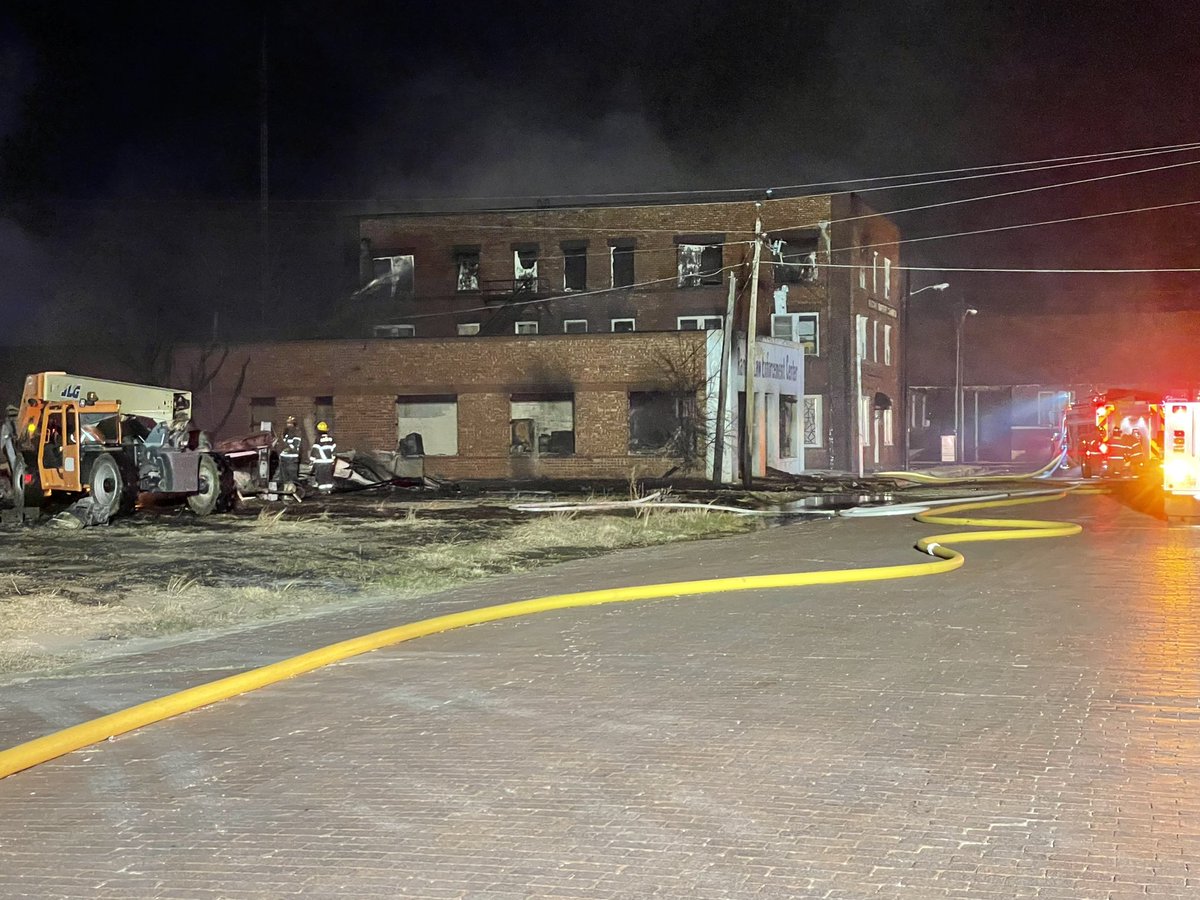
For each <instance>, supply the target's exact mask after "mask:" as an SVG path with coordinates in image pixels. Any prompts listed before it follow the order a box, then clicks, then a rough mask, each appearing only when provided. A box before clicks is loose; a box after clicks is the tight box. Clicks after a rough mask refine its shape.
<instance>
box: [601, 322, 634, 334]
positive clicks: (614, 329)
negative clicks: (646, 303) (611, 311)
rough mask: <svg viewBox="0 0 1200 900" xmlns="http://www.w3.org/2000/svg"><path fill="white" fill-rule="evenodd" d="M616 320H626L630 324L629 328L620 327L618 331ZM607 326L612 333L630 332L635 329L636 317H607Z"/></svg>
mask: <svg viewBox="0 0 1200 900" xmlns="http://www.w3.org/2000/svg"><path fill="white" fill-rule="evenodd" d="M618 322H628V323H629V325H630V327H629V330H628V331H626V330H624V329H622V330H620V331H618V330H617V323H618ZM608 328H609V331H611V332H612V333H613V334H632V333H633V332H635V331H637V319H636V318H633V319H609V321H608Z"/></svg>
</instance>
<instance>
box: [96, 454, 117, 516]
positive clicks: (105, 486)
mask: <svg viewBox="0 0 1200 900" xmlns="http://www.w3.org/2000/svg"><path fill="white" fill-rule="evenodd" d="M88 493H89V494H91V496H92V505H93V507H94V508H95V510H96V512H97V514H98V515H100V516H103V517H104V518H107V519H111V518H112V517H113V516H115V515H117V514H119V513H120V512H121V503H122V500H123V499H124V497H125V477H124V476H123V475H122V474H121V467H120V466H119V465H117V461H116V460H115V459H113V458H112V455H111V454H109V453H101V454H100V455H98V456H97V457H96V459H95V460H94V461H93V462H92V471H91V472H90V473H89V474H88Z"/></svg>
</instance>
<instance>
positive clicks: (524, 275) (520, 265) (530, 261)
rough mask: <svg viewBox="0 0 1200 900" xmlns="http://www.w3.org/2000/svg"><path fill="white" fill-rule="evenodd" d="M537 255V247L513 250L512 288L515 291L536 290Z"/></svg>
mask: <svg viewBox="0 0 1200 900" xmlns="http://www.w3.org/2000/svg"><path fill="white" fill-rule="evenodd" d="M537 255H538V248H537V247H525V248H521V249H517V250H513V289H514V290H515V291H517V292H523V293H533V292H534V291H535V290H537V277H538V256H537Z"/></svg>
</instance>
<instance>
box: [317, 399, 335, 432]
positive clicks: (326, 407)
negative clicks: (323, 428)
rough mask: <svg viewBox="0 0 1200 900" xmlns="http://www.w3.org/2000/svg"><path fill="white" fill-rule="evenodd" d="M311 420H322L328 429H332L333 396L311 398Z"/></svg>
mask: <svg viewBox="0 0 1200 900" xmlns="http://www.w3.org/2000/svg"><path fill="white" fill-rule="evenodd" d="M313 421H314V422H324V423H325V424H326V425H328V426H329V430H330V431H332V430H333V398H332V397H314V398H313Z"/></svg>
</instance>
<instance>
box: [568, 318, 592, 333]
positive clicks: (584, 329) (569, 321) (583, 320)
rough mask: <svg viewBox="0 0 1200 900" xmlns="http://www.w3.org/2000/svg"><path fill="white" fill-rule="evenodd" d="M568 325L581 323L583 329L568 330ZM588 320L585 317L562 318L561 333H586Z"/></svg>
mask: <svg viewBox="0 0 1200 900" xmlns="http://www.w3.org/2000/svg"><path fill="white" fill-rule="evenodd" d="M568 325H582V326H583V331H568V330H567V326H568ZM587 333H588V320H587V319H563V334H587Z"/></svg>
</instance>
